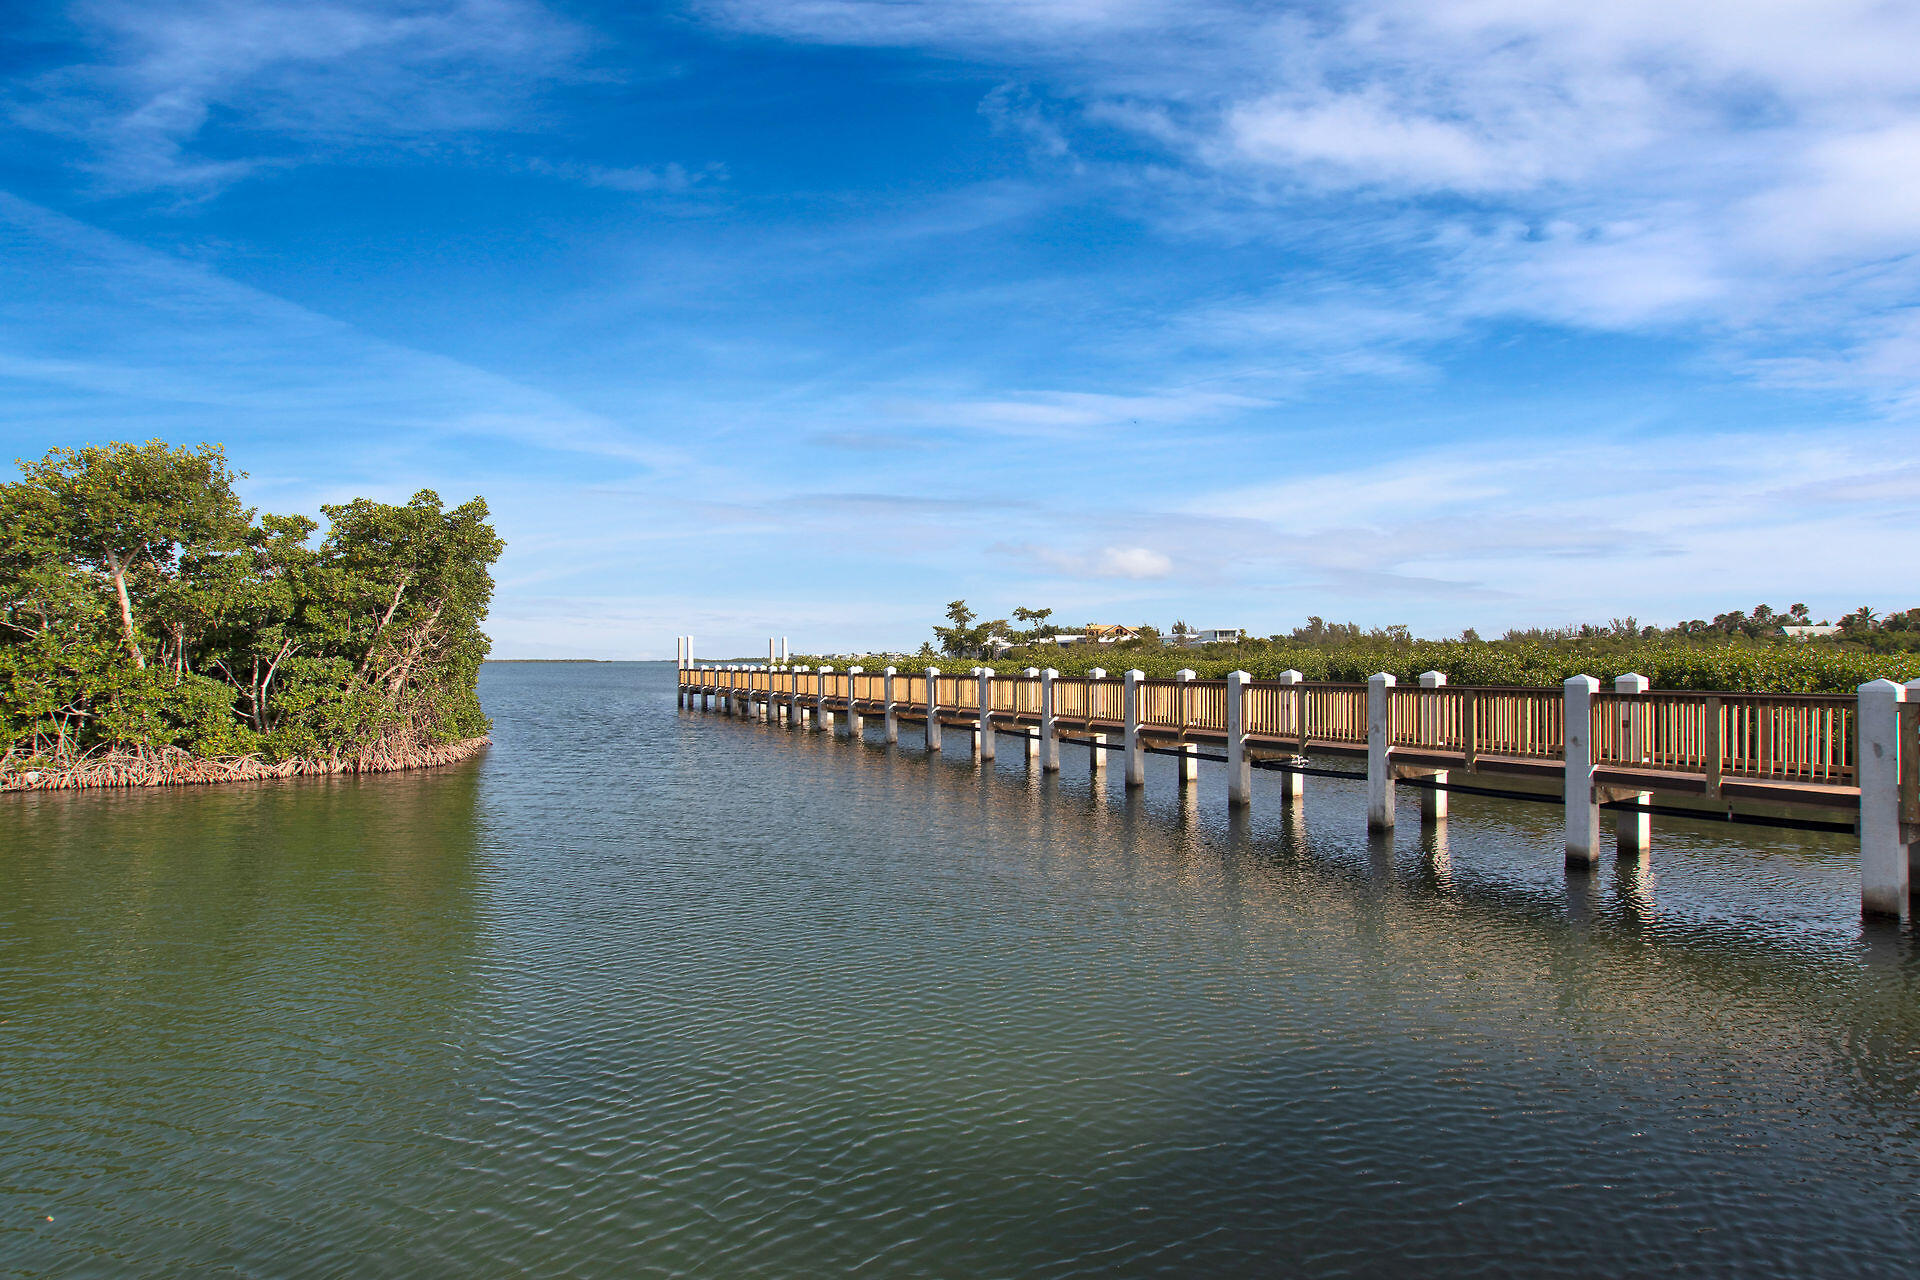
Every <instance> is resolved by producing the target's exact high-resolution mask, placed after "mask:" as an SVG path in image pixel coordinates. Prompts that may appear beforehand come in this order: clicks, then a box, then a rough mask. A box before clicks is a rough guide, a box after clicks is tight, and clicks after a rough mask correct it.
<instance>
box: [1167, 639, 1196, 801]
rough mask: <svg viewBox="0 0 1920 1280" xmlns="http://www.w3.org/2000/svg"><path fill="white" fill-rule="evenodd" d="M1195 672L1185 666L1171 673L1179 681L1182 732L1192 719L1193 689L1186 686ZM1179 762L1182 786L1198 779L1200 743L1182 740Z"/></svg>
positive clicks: (1188, 726) (1192, 679) (1191, 681)
mask: <svg viewBox="0 0 1920 1280" xmlns="http://www.w3.org/2000/svg"><path fill="white" fill-rule="evenodd" d="M1196 674H1197V673H1196V672H1193V671H1190V670H1188V669H1187V668H1185V667H1182V668H1181V669H1180V670H1178V671H1176V672H1174V673H1173V678H1174V679H1175V680H1178V681H1179V682H1180V728H1181V731H1182V732H1185V731H1186V730H1187V729H1188V728H1190V727H1191V721H1192V719H1193V690H1191V689H1189V688H1187V686H1188V685H1190V684H1192V683H1193V681H1194V677H1195V675H1196ZM1179 763H1180V773H1179V778H1180V783H1181V785H1182V786H1185V785H1186V784H1188V783H1191V782H1198V781H1200V744H1199V743H1197V742H1182V743H1181V744H1180V762H1179Z"/></svg>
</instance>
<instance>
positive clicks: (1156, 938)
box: [0, 665, 1920, 1276]
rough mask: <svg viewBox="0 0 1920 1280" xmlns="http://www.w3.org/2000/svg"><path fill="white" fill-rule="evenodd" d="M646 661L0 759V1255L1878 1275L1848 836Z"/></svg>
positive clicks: (535, 671) (1909, 1036)
mask: <svg viewBox="0 0 1920 1280" xmlns="http://www.w3.org/2000/svg"><path fill="white" fill-rule="evenodd" d="M671 675H672V672H671V668H670V667H638V666H626V665H606V666H589V667H550V666H490V667H489V668H487V669H486V674H485V679H486V684H485V688H484V694H485V697H486V701H487V705H488V707H489V710H490V711H491V712H492V714H493V715H494V716H495V718H496V721H497V723H498V726H499V730H498V734H497V738H498V745H497V746H496V747H495V748H494V750H493V751H492V752H491V753H490V754H489V756H488V757H487V758H485V759H484V760H481V761H478V762H475V763H473V764H471V765H468V766H463V767H461V768H457V769H454V770H450V771H446V772H442V773H436V774H422V775H415V776H406V775H401V776H397V777H391V778H378V779H366V780H361V781H358V782H355V781H352V780H331V781H327V782H321V783H312V784H265V785H261V786H255V787H249V788H234V789H225V790H218V791H202V792H182V793H169V794H162V795H146V794H143V795H137V796H114V797H103V796H84V797H74V796H59V795H50V796H36V797H28V798H19V799H16V798H9V803H10V804H11V805H12V807H11V809H10V811H9V821H8V822H7V823H5V824H0V876H4V877H5V884H6V887H7V890H8V892H7V893H6V894H4V895H0V948H4V950H3V951H0V962H3V967H0V999H3V1000H4V1006H5V1007H4V1011H0V1018H4V1019H5V1023H4V1025H0V1033H4V1038H3V1039H0V1055H4V1057H3V1058H0V1213H4V1217H3V1218H0V1272H12V1273H21V1274H30V1273H35V1272H42V1273H44V1272H69V1271H85V1270H94V1271H100V1272H140V1271H151V1272H188V1271H202V1270H210V1269H214V1268H218V1267H223V1266H225V1267H231V1268H233V1269H237V1270H245V1271H255V1272H259V1271H266V1272H287V1271H320V1272H336V1273H357V1274H388V1273H412V1274H443V1273H444V1274H465V1273H473V1272H480V1273H486V1274H504V1273H509V1272H515V1271H533V1272H539V1273H543V1274H545V1273H554V1272H568V1271H573V1272H580V1273H591V1274H605V1273H623V1274H624V1273H628V1272H639V1273H659V1274H668V1273H673V1274H695V1275H711V1276H742V1275H755V1274H765V1275H782V1276H785V1275H796V1274H839V1273H845V1272H849V1271H853V1270H857V1269H863V1270H866V1271H868V1272H872V1273H878V1274H927V1273H934V1274H1003V1275H1005V1274H1020V1275H1029V1274H1033V1275H1071V1274H1086V1275H1095V1274H1098V1275H1114V1274H1119V1275H1129V1274H1147V1273H1156V1274H1159V1273H1169V1272H1171V1273H1175V1274H1196V1273H1206V1274H1223V1275H1268V1274H1273V1273H1275V1272H1276V1271H1281V1272H1292V1271H1298V1272H1304V1273H1309V1274H1356V1273H1364V1274H1373V1273H1377V1272H1379V1271H1382V1270H1384V1269H1386V1268H1387V1267H1390V1266H1391V1267H1396V1268H1397V1267H1400V1266H1406V1265H1413V1266H1415V1267H1417V1268H1418V1269H1419V1270H1420V1271H1421V1272H1422V1273H1423V1274H1430V1273H1437V1274H1448V1273H1455V1272H1467V1271H1484V1270H1487V1269H1489V1267H1488V1260H1489V1259H1490V1258H1492V1257H1495V1256H1504V1257H1507V1258H1509V1259H1514V1260H1518V1259H1524V1266H1525V1269H1526V1270H1528V1271H1529V1272H1534V1273H1539V1274H1547V1275H1554V1274H1558V1275H1576V1274H1577V1275H1590V1274H1597V1273H1604V1272H1609V1271H1614V1272H1624V1273H1642V1272H1647V1271H1651V1270H1655V1269H1673V1268H1676V1267H1679V1268H1687V1269H1693V1270H1699V1271H1708V1270H1711V1271H1725V1272H1736V1271H1737V1272H1741V1273H1754V1274H1762V1275H1767V1274H1772V1275H1788V1274H1793V1275H1804V1274H1822V1273H1824V1274H1842V1273H1844V1274H1849V1275H1858V1274H1893V1273H1897V1272H1902V1271H1904V1270H1906V1269H1907V1261H1906V1259H1907V1256H1908V1254H1907V1250H1908V1249H1910V1248H1911V1246H1912V1245H1913V1244H1914V1243H1916V1242H1915V1241H1914V1240H1913V1238H1912V1236H1913V1234H1914V1226H1913V1224H1912V1217H1911V1213H1910V1205H1911V1203H1912V1201H1913V1197H1914V1195H1915V1193H1916V1191H1920V1172H1916V1171H1920V1162H1916V1160H1915V1156H1916V1155H1920V1130H1917V1129H1916V1123H1915V1122H1916V1120H1917V1119H1920V1107H1916V1105H1915V1097H1916V1096H1917V1094H1920V1015H1917V1014H1916V1004H1915V1001H1914V995H1915V979H1916V975H1915V972H1914V959H1913V956H1912V952H1911V949H1910V947H1909V944H1908V942H1907V939H1906V938H1905V936H1904V935H1901V934H1898V933H1893V934H1886V935H1881V934H1866V935H1863V934H1862V932H1861V930H1860V926H1859V923H1858V916H1857V902H1856V898H1855V896H1854V891H1853V879H1852V874H1853V872H1852V851H1851V848H1850V846H1849V845H1848V843H1847V842H1845V841H1837V840H1825V839H1823V838H1820V837H1814V838H1810V839H1804V840H1802V839H1800V838H1797V837H1791V838H1785V839H1783V840H1782V841H1781V842H1780V843H1778V844H1774V845H1770V846H1769V847H1767V848H1765V849H1763V850H1755V849H1753V848H1742V847H1740V846H1739V845H1738V844H1737V843H1734V841H1736V840H1738V839H1750V838H1752V836H1753V835H1754V834H1755V833H1752V832H1740V833H1738V834H1736V835H1729V834H1728V833H1726V832H1723V831H1718V830H1713V829H1707V828H1691V827H1688V826H1686V825H1685V824H1679V823H1675V824H1663V825H1662V826H1661V827H1660V828H1658V829H1656V831H1655V844H1654V852H1653V855H1652V864H1649V865H1644V866H1643V865H1638V864H1636V863H1635V862H1633V861H1632V860H1623V861H1622V862H1621V863H1620V864H1619V865H1613V860H1612V859H1608V860H1606V863H1605V864H1604V865H1602V866H1601V867H1599V868H1598V869H1596V870H1595V871H1593V872H1591V873H1588V874H1586V875H1584V876H1580V877H1575V878H1569V877H1568V876H1567V875H1566V873H1565V872H1564V871H1563V868H1562V866H1561V856H1560V853H1559V849H1558V843H1557V842H1558V836H1559V832H1558V829H1557V823H1556V822H1555V821H1554V820H1553V815H1551V814H1542V813H1540V812H1537V811H1535V810H1534V809H1533V808H1531V807H1529V806H1523V805H1514V804H1508V803H1503V802H1499V801H1493V800H1488V799H1484V798H1476V797H1469V796H1459V797H1455V798H1454V804H1453V806H1452V808H1453V812H1452V815H1451V817H1450V819H1449V821H1448V823H1447V824H1446V825H1445V826H1443V827H1442V828H1440V829H1438V830H1432V829H1429V830H1425V831H1423V830H1422V829H1421V825H1420V823H1419V820H1418V804H1417V799H1414V798H1411V797H1410V798H1409V801H1408V804H1407V807H1406V808H1404V809H1403V811H1402V815H1401V818H1402V825H1401V827H1400V829H1399V831H1398V832H1397V833H1395V835H1393V836H1391V837H1387V838H1384V839H1372V840H1370V839H1369V838H1368V837H1367V836H1366V833H1365V830H1364V796H1363V795H1362V791H1361V788H1360V786H1359V785H1358V784H1350V783H1346V782H1343V781H1342V780H1337V779H1328V780H1325V781H1323V782H1320V783H1319V784H1318V785H1316V787H1315V788H1314V790H1313V793H1312V794H1311V795H1310V796H1309V797H1308V799H1307V802H1306V803H1305V805H1304V806H1300V807H1297V808H1296V807H1292V806H1287V805H1284V804H1283V803H1281V801H1280V797H1279V788H1278V781H1277V779H1275V778H1273V777H1272V776H1271V775H1264V774H1256V778H1255V787H1256V793H1255V807H1254V809H1253V810H1252V811H1251V812H1250V813H1249V812H1244V811H1229V810H1228V809H1227V807H1226V805H1225V795H1224V786H1223V783H1222V780H1221V778H1220V776H1219V773H1218V771H1217V770H1216V769H1213V768H1210V767H1203V769H1202V774H1201V781H1200V783H1199V785H1198V786H1197V787H1186V788H1182V787H1180V786H1178V785H1176V783H1175V781H1174V778H1173V772H1174V769H1175V767H1176V762H1174V761H1172V760H1169V759H1167V758H1165V757H1152V758H1150V760H1149V763H1148V775H1149V785H1148V786H1147V788H1146V789H1145V790H1144V791H1136V792H1128V791H1127V790H1126V789H1125V788H1124V787H1123V786H1122V785H1121V780H1120V777H1119V776H1118V775H1119V771H1118V770H1117V769H1110V770H1106V771H1103V773H1102V774H1101V775H1095V776H1092V777H1090V776H1089V770H1088V767H1087V759H1086V753H1085V752H1084V750H1080V751H1067V752H1063V753H1062V758H1063V772H1062V773H1061V774H1060V775H1059V776H1058V777H1049V778H1042V777H1040V776H1038V775H1037V774H1035V773H1032V772H1030V771H1029V770H1028V767H1027V762H1026V759H1025V753H1024V752H1022V751H1019V750H1016V749H1011V747H1010V746H1009V744H1007V743H1002V747H1003V748H1005V749H1003V750H1002V751H1001V752H1000V755H999V758H998V759H997V760H995V761H992V762H986V763H977V762H975V761H974V760H973V759H971V758H970V756H969V755H968V753H966V752H965V751H954V752H949V753H944V754H932V755H930V754H928V753H926V752H925V751H924V750H923V749H922V748H921V747H920V745H919V744H920V736H919V734H918V733H917V731H916V729H917V726H906V727H905V731H904V732H903V733H902V735H901V736H902V743H901V745H900V746H899V747H898V748H896V749H887V748H885V747H882V746H880V745H878V742H877V740H878V737H879V733H880V729H879V724H878V722H877V721H874V722H872V723H870V724H869V727H868V741H867V742H865V743H859V742H852V741H847V740H843V739H836V738H834V737H833V736H831V735H829V734H825V733H800V732H793V731H789V730H788V729H786V728H785V727H783V726H781V725H778V724H777V723H776V724H769V723H763V722H760V721H757V720H746V719H738V718H736V719H724V718H721V717H718V716H713V715H707V716H702V715H700V714H698V713H677V712H676V711H675V710H674V708H673V699H672V694H671V686H670V681H671ZM961 740H962V739H961V736H960V735H958V734H949V735H948V742H949V743H954V742H957V741H961ZM1654 866H1657V867H1658V870H1659V874H1660V877H1661V879H1660V910H1659V911H1658V912H1656V911H1655V910H1654V909H1653V899H1652V890H1651V886H1652V880H1653V867H1654ZM46 1214H52V1215H54V1217H55V1222H54V1223H52V1224H47V1223H44V1222H43V1221H40V1219H41V1218H42V1217H44V1216H45V1215H46ZM36 1224H37V1225H36ZM1596 1224H1599V1225H1596ZM1495 1269H1497V1268H1495Z"/></svg>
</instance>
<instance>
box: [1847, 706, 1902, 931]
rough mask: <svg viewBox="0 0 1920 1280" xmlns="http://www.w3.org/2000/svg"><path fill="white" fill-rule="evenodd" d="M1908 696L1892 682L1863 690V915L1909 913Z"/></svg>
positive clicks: (1860, 709) (1859, 715) (1860, 722)
mask: <svg viewBox="0 0 1920 1280" xmlns="http://www.w3.org/2000/svg"><path fill="white" fill-rule="evenodd" d="M1906 693H1907V691H1906V690H1905V689H1903V688H1901V687H1900V686H1899V685H1897V684H1895V683H1894V682H1893V681H1891V680H1875V681H1872V682H1870V683H1868V684H1863V685H1861V686H1860V690H1859V703H1858V710H1857V712H1856V715H1855V723H1856V724H1857V725H1858V726H1859V733H1860V757H1859V777H1860V910H1861V911H1862V912H1863V913H1865V914H1867V915H1874V916H1899V915H1900V914H1901V913H1903V912H1904V911H1905V910H1906V909H1907V891H1908V886H1909V885H1910V884H1911V878H1910V877H1911V872H1910V871H1909V869H1908V863H1907V846H1906V844H1905V843H1904V842H1903V841H1902V840H1901V839H1900V704H1901V703H1902V702H1903V701H1905V699H1906Z"/></svg>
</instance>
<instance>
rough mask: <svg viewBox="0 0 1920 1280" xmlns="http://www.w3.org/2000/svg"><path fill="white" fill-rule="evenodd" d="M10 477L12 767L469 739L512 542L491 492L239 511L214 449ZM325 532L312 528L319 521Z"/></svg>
mask: <svg viewBox="0 0 1920 1280" xmlns="http://www.w3.org/2000/svg"><path fill="white" fill-rule="evenodd" d="M20 467H21V478H20V479H19V480H17V481H15V482H13V483H10V484H5V485H0V737H4V741H5V754H4V757H0V775H4V774H5V773H6V772H8V771H15V770H20V769H28V768H35V769H38V768H56V769H57V768H61V767H70V766H74V765H76V764H80V763H83V762H85V761H86V760H88V759H89V758H92V757H95V756H97V755H99V754H100V753H114V752H121V753H125V752H131V753H135V754H139V753H153V752H160V751H164V750H167V749H173V748H177V749H179V750H180V751H184V752H186V753H189V754H190V755H193V756H196V757H232V756H259V757H261V758H263V759H267V760H287V759H294V758H301V759H332V760H335V761H338V760H341V759H343V758H353V757H357V756H366V755H368V754H369V753H380V754H382V755H384V756H386V757H390V758H398V757H404V756H405V754H406V753H407V752H409V751H412V750H416V749H419V748H423V747H431V746H435V745H441V744H448V743H454V742H460V741H464V740H468V739H474V738H478V737H480V736H482V735H484V734H485V733H486V732H487V729H488V723H487V719H486V717H485V716H484V715H483V714H482V713H481V709H480V701H479V696H478V693H477V691H476V687H475V686H476V678H477V673H478V670H479V665H480V661H481V659H482V658H484V657H485V656H486V652H487V647H488V642H487V638H486V636H485V635H484V634H483V633H482V632H481V630H480V624H481V621H482V620H483V619H484V618H485V616H486V612H487V606H488V603H489V602H490V600H491V598H492V594H493V578H492V575H491V572H490V568H491V566H492V564H493V563H494V561H495V560H497V559H498V558H499V555H500V552H501V550H502V548H503V545H504V544H502V542H501V541H500V539H499V538H498V537H497V536H496V535H495V533H494V531H493V528H492V527H491V525H489V523H488V520H487V507H486V503H485V502H483V501H481V500H480V499H478V498H475V499H473V500H472V501H470V502H467V503H465V504H463V505H461V506H458V507H454V508H452V509H447V508H445V507H443V506H442V504H441V501H440V498H439V497H438V496H437V495H435V494H434V493H432V492H429V491H425V490H423V491H421V492H419V493H417V494H415V495H414V496H413V499H412V500H411V501H410V502H408V503H406V504H405V505H404V506H393V505H389V504H385V503H379V502H373V501H370V500H368V499H365V498H358V499H355V500H354V501H352V502H346V503H341V504H338V505H332V506H323V507H322V508H321V512H322V514H323V515H324V516H325V517H326V520H327V527H326V530H325V532H324V534H323V533H321V531H320V525H319V524H318V522H316V521H314V520H312V519H310V518H308V517H306V516H303V515H268V514H261V513H258V512H255V511H253V510H251V509H249V508H245V507H243V506H242V505H241V502H240V499H239V497H238V495H237V494H236V493H235V491H234V483H235V480H236V479H237V478H238V477H236V475H235V473H234V472H232V471H231V470H230V469H229V468H228V466H227V460H226V456H225V453H224V451H223V450H222V449H221V448H220V446H218V445H206V444H203V445H200V446H199V447H197V448H185V447H179V448H176V447H170V446H168V445H167V444H165V443H163V442H161V441H157V440H156V441H151V442H149V443H147V444H144V445H131V444H110V445H106V446H100V447H88V448H82V449H55V450H53V451H52V452H50V453H48V454H47V455H46V457H44V458H42V459H40V460H38V461H35V462H24V463H21V464H20ZM316 535H318V536H316Z"/></svg>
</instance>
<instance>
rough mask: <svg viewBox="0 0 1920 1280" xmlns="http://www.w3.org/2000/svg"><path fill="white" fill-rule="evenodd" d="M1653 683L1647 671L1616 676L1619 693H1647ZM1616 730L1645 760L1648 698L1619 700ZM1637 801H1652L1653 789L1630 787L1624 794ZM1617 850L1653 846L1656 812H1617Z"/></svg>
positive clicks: (1634, 852) (1635, 853) (1634, 851)
mask: <svg viewBox="0 0 1920 1280" xmlns="http://www.w3.org/2000/svg"><path fill="white" fill-rule="evenodd" d="M1652 687H1653V682H1652V681H1651V680H1648V679H1647V678H1646V677H1645V676H1643V675H1636V674H1631V673H1630V674H1628V675H1624V676H1615V677H1614V678H1613V691H1614V692H1615V693H1645V692H1646V691H1647V690H1648V689H1650V688H1652ZM1614 714H1615V716H1616V717H1617V719H1616V720H1615V722H1614V730H1615V732H1616V734H1617V735H1618V740H1619V741H1620V742H1621V743H1622V744H1631V745H1630V746H1628V748H1627V752H1628V755H1627V758H1628V759H1630V760H1636V761H1640V762H1641V763H1645V761H1646V758H1647V704H1646V703H1644V702H1621V703H1617V704H1615V712H1614ZM1620 798H1621V799H1623V800H1631V801H1633V802H1634V803H1635V804H1652V803H1653V792H1651V791H1630V792H1628V793H1627V794H1626V795H1624V796H1621V797H1620ZM1613 844H1614V851H1615V852H1616V853H1617V854H1619V856H1621V857H1622V858H1638V857H1640V856H1641V855H1642V854H1644V853H1646V852H1647V850H1649V849H1651V848H1652V847H1653V815H1652V814H1650V813H1634V812H1631V811H1625V810H1623V811H1622V812H1619V813H1616V814H1615V815H1614V816H1613Z"/></svg>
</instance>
